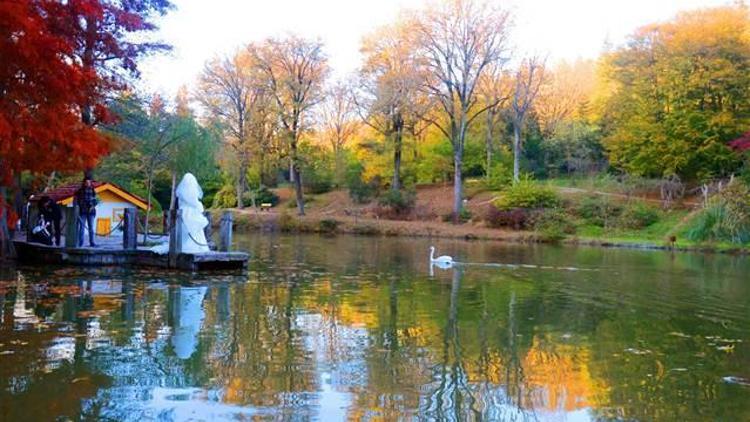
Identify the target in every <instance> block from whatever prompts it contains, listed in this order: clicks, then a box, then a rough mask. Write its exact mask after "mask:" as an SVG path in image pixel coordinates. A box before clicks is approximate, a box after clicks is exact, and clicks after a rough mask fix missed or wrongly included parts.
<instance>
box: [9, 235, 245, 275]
mask: <svg viewBox="0 0 750 422" xmlns="http://www.w3.org/2000/svg"><path fill="white" fill-rule="evenodd" d="M13 244H14V245H15V247H16V253H17V254H18V260H19V261H20V262H25V263H30V264H50V265H72V266H108V265H121V266H135V267H158V268H169V259H168V256H167V255H160V254H157V253H156V252H153V251H151V250H148V249H135V250H124V249H122V248H120V249H118V248H114V247H111V246H110V245H102V246H98V247H96V248H90V247H81V248H65V247H56V246H47V245H43V244H40V243H32V242H26V241H24V240H15V241H14V242H13ZM248 259H249V255H248V254H247V253H245V252H214V251H212V252H205V253H197V254H190V253H181V254H179V255H178V256H177V267H176V268H177V269H180V270H187V271H214V270H244V269H246V268H247V261H248Z"/></svg>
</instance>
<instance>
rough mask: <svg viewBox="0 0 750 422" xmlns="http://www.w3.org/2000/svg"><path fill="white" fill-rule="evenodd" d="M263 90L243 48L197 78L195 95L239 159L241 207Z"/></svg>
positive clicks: (215, 60) (210, 66)
mask: <svg viewBox="0 0 750 422" xmlns="http://www.w3.org/2000/svg"><path fill="white" fill-rule="evenodd" d="M264 93H265V87H263V86H262V82H261V81H260V80H259V79H258V73H257V72H255V70H254V67H253V58H252V56H251V55H249V54H246V53H245V52H244V51H243V52H238V53H237V54H235V55H234V56H231V57H225V58H221V59H214V60H212V61H210V62H209V63H207V64H206V66H205V68H204V70H203V73H202V74H201V76H200V78H199V80H198V89H197V94H196V98H197V99H198V101H199V102H200V103H201V104H202V105H203V107H204V108H205V109H206V111H207V112H208V114H209V116H210V118H211V119H213V120H214V121H215V122H217V123H218V124H219V127H220V128H221V129H222V130H223V132H224V140H225V143H226V145H228V147H229V148H230V149H231V151H232V153H233V155H234V156H235V157H236V158H237V160H236V161H237V168H236V183H235V189H236V192H237V207H238V208H242V207H243V203H242V198H243V196H244V193H245V190H246V189H247V171H248V167H249V165H250V156H251V153H252V150H253V148H254V147H255V145H254V144H253V137H251V136H250V135H251V134H250V130H249V127H250V126H251V124H252V122H251V121H252V119H253V111H254V109H257V107H261V106H262V107H265V106H266V105H267V104H266V103H262V104H261V100H262V99H263V98H264Z"/></svg>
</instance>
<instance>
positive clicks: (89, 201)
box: [75, 176, 99, 247]
mask: <svg viewBox="0 0 750 422" xmlns="http://www.w3.org/2000/svg"><path fill="white" fill-rule="evenodd" d="M98 202H99V201H98V200H97V198H96V191H95V190H94V186H93V183H92V182H91V178H90V177H89V176H86V177H84V178H83V184H81V187H80V188H78V190H77V191H76V193H75V203H76V205H78V210H79V214H78V246H79V247H81V246H83V228H84V227H87V229H88V231H89V246H91V247H95V246H96V243H95V242H94V220H96V204H97V203H98Z"/></svg>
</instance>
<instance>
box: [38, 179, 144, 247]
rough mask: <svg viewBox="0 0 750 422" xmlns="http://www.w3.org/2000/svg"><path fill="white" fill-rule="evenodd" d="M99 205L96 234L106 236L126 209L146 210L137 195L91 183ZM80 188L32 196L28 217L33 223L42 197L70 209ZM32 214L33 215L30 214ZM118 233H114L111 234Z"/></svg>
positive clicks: (73, 187) (97, 207) (103, 183)
mask: <svg viewBox="0 0 750 422" xmlns="http://www.w3.org/2000/svg"><path fill="white" fill-rule="evenodd" d="M93 186H94V190H95V191H96V194H97V197H98V198H99V203H98V204H97V205H96V234H98V235H107V234H109V233H110V231H111V230H112V229H113V228H114V227H115V226H116V225H117V224H118V223H119V222H120V221H121V220H122V219H123V215H124V214H125V209H126V208H136V209H141V210H144V211H145V210H146V209H147V208H148V205H147V203H146V200H145V199H143V198H141V197H140V196H138V195H135V194H133V193H130V192H128V191H126V190H125V189H123V188H121V187H119V186H117V185H115V184H114V183H108V182H93ZM80 187H81V184H80V183H76V184H72V185H66V186H60V187H59V188H55V189H51V190H48V191H47V192H43V193H38V194H34V195H32V196H31V198H29V202H30V203H31V205H32V206H31V210H30V217H31V216H32V215H33V216H34V219H33V220H32V219H30V220H29V221H35V219H36V215H37V210H38V208H37V206H36V205H37V202H38V201H39V198H41V197H42V196H45V195H46V196H49V197H50V198H51V199H52V200H53V201H55V202H57V203H58V204H59V205H60V206H63V207H72V206H73V200H74V196H75V193H76V191H77V190H78V188H80ZM32 212H33V214H32ZM117 233H119V232H118V231H115V233H113V234H117Z"/></svg>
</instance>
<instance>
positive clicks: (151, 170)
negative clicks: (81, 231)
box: [89, 164, 154, 245]
mask: <svg viewBox="0 0 750 422" xmlns="http://www.w3.org/2000/svg"><path fill="white" fill-rule="evenodd" d="M153 175H154V166H153V164H152V165H151V166H150V167H149V170H148V176H147V177H146V179H147V185H146V196H147V199H146V201H147V204H146V221H144V222H143V244H144V245H145V244H146V242H147V241H148V218H149V217H150V216H151V185H152V184H153ZM89 229H91V228H89Z"/></svg>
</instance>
